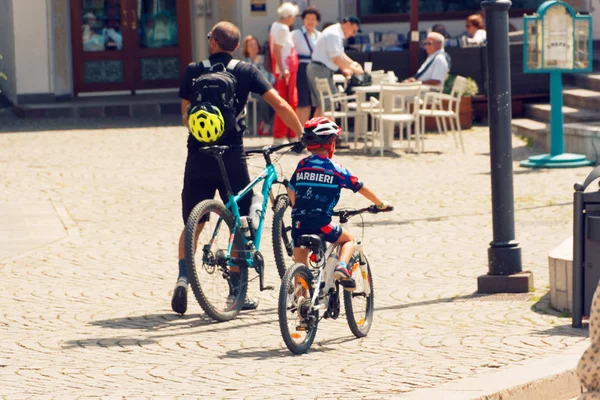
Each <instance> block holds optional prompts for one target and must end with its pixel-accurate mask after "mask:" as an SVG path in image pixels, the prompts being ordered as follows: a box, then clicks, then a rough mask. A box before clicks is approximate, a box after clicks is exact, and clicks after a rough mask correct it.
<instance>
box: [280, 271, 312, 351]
mask: <svg viewBox="0 0 600 400" xmlns="http://www.w3.org/2000/svg"><path fill="white" fill-rule="evenodd" d="M312 280H313V275H312V272H311V270H310V269H308V268H307V267H306V266H305V265H304V264H300V263H297V264H294V265H292V266H291V267H290V268H289V269H288V270H287V271H286V272H285V274H284V276H283V279H282V280H281V288H280V290H279V307H278V310H277V312H278V314H279V329H280V330H281V336H282V337H283V341H284V342H285V345H286V346H287V348H288V349H290V351H291V352H292V353H294V354H304V353H306V352H307V351H308V349H309V348H310V346H311V345H312V343H313V341H314V340H315V335H316V334H317V325H318V323H319V314H318V311H314V310H312V309H311V306H310V303H311V298H312V295H313V290H314V289H313V284H312Z"/></svg>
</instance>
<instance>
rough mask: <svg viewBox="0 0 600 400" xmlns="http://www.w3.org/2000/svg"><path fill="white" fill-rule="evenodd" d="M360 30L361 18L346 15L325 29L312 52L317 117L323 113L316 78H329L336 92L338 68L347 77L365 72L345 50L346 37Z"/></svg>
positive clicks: (312, 88) (310, 73)
mask: <svg viewBox="0 0 600 400" xmlns="http://www.w3.org/2000/svg"><path fill="white" fill-rule="evenodd" d="M359 31H360V20H359V19H358V18H356V17H346V18H344V19H343V20H342V22H340V23H337V24H333V25H331V26H330V27H328V28H327V29H325V30H323V32H322V33H321V36H320V37H319V39H318V40H317V43H316V44H315V48H314V51H313V54H312V61H311V63H310V64H308V67H307V75H308V82H309V83H310V93H311V100H312V103H313V104H316V105H317V109H316V110H315V117H320V116H322V115H323V110H322V109H321V106H320V102H319V92H318V91H317V85H316V81H315V79H317V78H321V79H322V78H327V79H328V80H329V86H330V87H331V92H332V93H335V92H336V90H335V84H334V83H333V74H334V73H335V72H336V71H337V70H338V69H339V70H341V71H342V73H343V74H344V75H346V76H347V77H349V76H352V75H353V74H356V75H362V74H364V71H363V69H362V67H361V66H360V64H359V63H357V62H356V61H354V60H352V59H351V58H350V57H348V56H347V55H346V53H345V52H344V39H348V38H351V37H354V36H356V34H357V33H358V32H359Z"/></svg>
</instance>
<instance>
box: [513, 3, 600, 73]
mask: <svg viewBox="0 0 600 400" xmlns="http://www.w3.org/2000/svg"><path fill="white" fill-rule="evenodd" d="M523 25H524V26H523V31H524V46H523V57H524V63H523V64H524V68H525V72H528V73H535V72H539V73H548V72H588V71H591V70H592V17H591V16H590V15H579V14H578V13H575V11H573V8H572V7H571V6H570V5H569V4H567V3H565V2H563V1H554V0H552V1H547V2H545V3H543V4H542V5H540V7H539V8H538V10H537V12H536V13H535V14H533V15H526V16H524V17H523Z"/></svg>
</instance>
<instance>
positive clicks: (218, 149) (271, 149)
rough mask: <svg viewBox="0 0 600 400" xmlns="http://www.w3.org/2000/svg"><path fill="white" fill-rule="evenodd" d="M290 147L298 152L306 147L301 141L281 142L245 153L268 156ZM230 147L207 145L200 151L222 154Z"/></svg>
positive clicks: (245, 151) (199, 149)
mask: <svg viewBox="0 0 600 400" xmlns="http://www.w3.org/2000/svg"><path fill="white" fill-rule="evenodd" d="M288 147H292V150H293V151H295V152H296V153H301V152H302V150H303V149H304V146H303V145H302V143H301V142H292V143H285V144H279V145H276V146H264V147H262V148H260V149H248V150H244V153H246V155H248V154H263V155H265V156H268V155H269V154H272V153H275V152H277V151H279V150H282V149H285V148H288ZM229 149H230V146H207V147H200V148H198V151H200V152H202V153H208V154H212V155H220V154H223V153H224V152H226V151H227V150H229Z"/></svg>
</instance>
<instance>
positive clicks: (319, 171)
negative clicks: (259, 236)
mask: <svg viewBox="0 0 600 400" xmlns="http://www.w3.org/2000/svg"><path fill="white" fill-rule="evenodd" d="M362 187H363V183H362V181H361V180H360V179H358V178H357V177H356V176H353V175H352V174H351V173H350V171H348V170H347V169H346V168H344V167H342V166H341V165H340V164H338V163H336V162H335V161H333V160H331V159H329V158H327V157H321V156H314V155H313V156H309V157H307V158H305V159H303V160H301V161H300V162H299V163H298V166H297V167H296V171H294V174H293V175H292V179H291V181H290V189H292V190H293V191H294V192H295V193H296V203H295V204H294V208H293V209H292V219H293V220H294V221H301V222H302V223H303V226H313V227H321V226H325V225H327V224H329V222H331V216H332V214H333V208H334V207H335V205H336V204H337V202H338V200H339V198H340V192H341V188H346V189H351V190H352V191H354V192H358V191H359V190H360V189H361V188H362Z"/></svg>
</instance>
